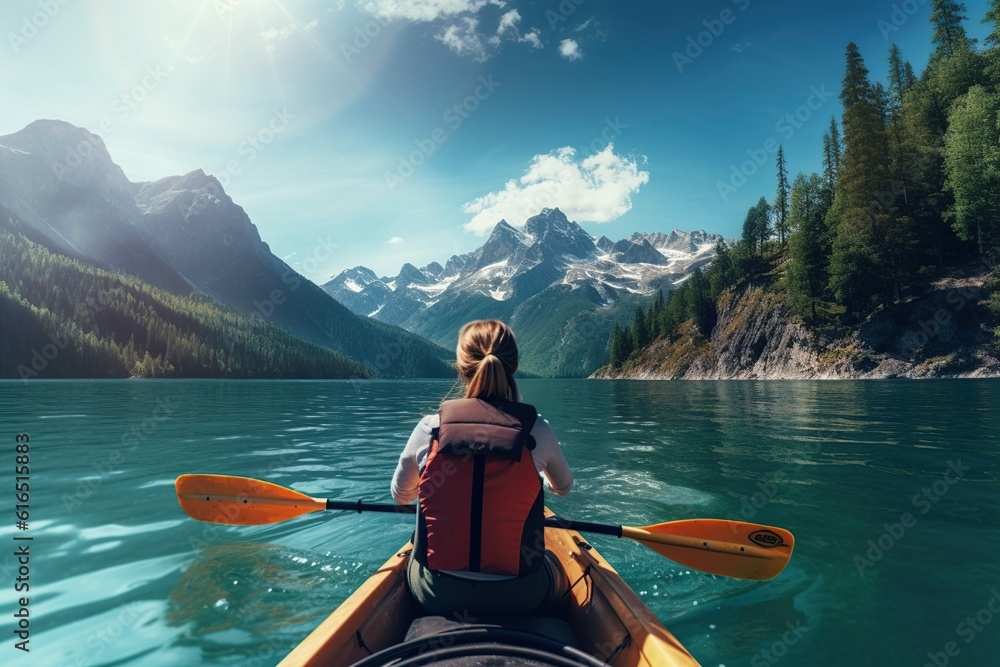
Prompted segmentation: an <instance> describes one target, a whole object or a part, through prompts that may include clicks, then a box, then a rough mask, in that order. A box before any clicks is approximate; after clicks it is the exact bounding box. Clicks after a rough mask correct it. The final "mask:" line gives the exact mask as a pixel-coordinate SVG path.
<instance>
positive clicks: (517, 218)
mask: <svg viewBox="0 0 1000 667" xmlns="http://www.w3.org/2000/svg"><path fill="white" fill-rule="evenodd" d="M575 157H576V151H575V150H574V149H572V148H569V147H564V148H560V149H557V150H555V151H552V152H551V153H546V154H543V155H536V156H535V157H534V158H532V160H531V164H530V165H529V166H528V169H527V170H526V171H525V172H524V175H523V176H521V177H520V178H519V179H516V180H513V179H512V180H510V181H508V182H507V184H506V185H505V186H504V189H503V190H499V191H497V192H491V193H489V194H486V195H483V196H482V197H479V198H478V199H476V200H475V201H472V202H469V203H467V204H465V205H464V206H463V207H462V211H463V212H464V213H467V214H469V215H472V219H471V220H469V222H467V223H466V225H465V228H466V229H467V230H469V231H472V232H475V233H476V234H480V235H483V234H486V233H487V232H489V231H490V230H491V229H493V227H494V225H496V224H497V222H499V221H500V220H506V221H507V222H509V223H511V224H512V225H520V224H523V223H524V221H525V220H527V219H528V218H529V217H531V216H533V215H535V214H537V213H538V212H539V211H540V210H541V209H543V208H555V207H559V208H560V209H562V211H563V212H564V213H565V214H566V215H567V216H569V217H570V218H571V219H574V220H576V221H578V222H595V223H604V222H612V221H614V220H616V219H618V218H620V217H621V216H622V215H624V214H625V213H627V212H628V211H629V210H630V209H631V208H632V195H633V194H634V193H636V192H638V191H639V188H640V187H642V186H643V185H645V184H646V183H648V182H649V173H648V172H645V171H641V170H640V169H639V164H638V163H637V162H636V161H635V160H634V159H631V158H628V157H624V156H621V155H616V154H615V150H614V146H613V145H609V146H608V147H607V148H605V149H604V150H603V151H601V152H600V153H597V154H596V155H591V156H590V157H587V158H586V159H584V160H583V161H582V162H577V161H576V159H575Z"/></svg>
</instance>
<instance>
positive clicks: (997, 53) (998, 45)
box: [983, 0, 1000, 88]
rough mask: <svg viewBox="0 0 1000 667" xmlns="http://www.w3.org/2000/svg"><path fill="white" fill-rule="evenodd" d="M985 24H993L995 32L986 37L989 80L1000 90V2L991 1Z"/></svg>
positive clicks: (998, 0) (984, 20)
mask: <svg viewBox="0 0 1000 667" xmlns="http://www.w3.org/2000/svg"><path fill="white" fill-rule="evenodd" d="M983 23H987V24H988V23H992V24H993V30H992V31H991V32H990V34H989V35H987V36H986V47H987V50H986V60H987V65H986V74H987V78H988V79H989V81H991V82H992V84H993V87H994V88H1000V0H990V8H989V11H987V12H986V18H984V19H983Z"/></svg>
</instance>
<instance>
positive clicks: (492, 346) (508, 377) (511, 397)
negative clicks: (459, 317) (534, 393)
mask: <svg viewBox="0 0 1000 667" xmlns="http://www.w3.org/2000/svg"><path fill="white" fill-rule="evenodd" d="M517 364H518V350H517V342H516V341H515V340H514V332H513V331H511V330H510V327H508V326H507V325H506V324H504V323H503V322H500V321H498V320H489V321H478V322H470V323H468V324H466V325H465V326H464V327H462V330H461V331H460V332H459V334H458V348H457V350H456V363H455V365H456V367H457V368H458V374H459V377H460V378H461V379H462V380H463V381H464V382H465V383H466V387H465V397H466V398H481V399H484V400H498V399H499V400H507V401H518V400H520V398H521V396H520V393H519V392H518V390H517V383H516V382H515V381H514V372H515V371H516V370H517Z"/></svg>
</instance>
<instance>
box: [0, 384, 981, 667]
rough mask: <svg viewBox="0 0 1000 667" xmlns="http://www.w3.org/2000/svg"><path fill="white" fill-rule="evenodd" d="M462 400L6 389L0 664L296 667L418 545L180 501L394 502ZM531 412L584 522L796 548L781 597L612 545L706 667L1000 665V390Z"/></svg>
mask: <svg viewBox="0 0 1000 667" xmlns="http://www.w3.org/2000/svg"><path fill="white" fill-rule="evenodd" d="M450 388H451V383H448V382H430V381H428V382H422V381H410V382H382V381H378V382H265V381H260V382H228V381H48V382H32V383H21V382H16V381H10V382H2V383H0V425H2V430H0V439H2V441H3V442H5V443H6V444H5V445H4V447H3V451H4V452H6V454H5V456H6V457H7V460H6V462H5V463H4V464H3V465H2V466H0V468H2V470H3V475H2V484H0V488H3V489H6V491H5V494H6V496H5V497H4V503H3V505H2V507H4V508H6V514H7V520H5V521H3V522H0V541H2V543H3V548H2V551H0V554H2V555H0V569H2V572H3V575H4V576H3V589H2V593H0V596H2V597H0V599H2V601H3V604H2V609H3V616H2V621H0V629H2V637H3V645H2V648H0V652H2V657H0V662H2V663H3V664H5V665H11V664H15V665H22V664H23V665H32V666H37V665H60V666H61V665H73V666H78V667H82V666H85V665H95V666H96V665H142V666H158V665H185V666H197V665H247V666H251V665H252V666H266V665H274V664H276V663H277V662H278V661H279V660H280V659H281V657H282V656H283V655H284V654H285V653H286V652H287V651H288V650H289V649H291V648H292V647H293V646H294V645H295V644H296V643H297V642H298V641H299V640H301V639H302V638H303V637H304V636H305V635H306V634H307V633H308V632H309V631H310V630H311V629H312V628H313V627H314V626H315V625H317V624H318V623H319V622H320V621H321V620H322V619H323V618H324V617H325V616H326V615H327V614H328V613H329V612H330V611H331V610H332V609H333V608H334V607H335V606H336V605H337V604H338V603H340V602H341V601H342V600H344V599H345V598H346V597H347V596H348V595H349V594H350V592H351V591H352V590H353V589H354V588H355V587H356V586H357V585H358V584H360V583H361V582H362V581H363V580H364V579H365V578H366V576H367V575H368V574H369V573H370V572H372V571H373V570H374V569H375V568H376V567H378V566H379V565H380V564H382V563H383V562H384V561H385V560H386V559H387V558H388V557H389V556H390V555H391V554H392V553H393V552H394V550H396V549H397V548H398V547H400V546H401V545H402V544H403V543H404V542H405V541H406V540H407V539H408V538H409V535H410V533H411V531H412V528H413V526H412V520H411V519H408V518H406V517H403V516H398V515H381V516H380V515H357V514H346V513H344V514H329V515H325V516H320V515H313V516H308V517H302V518H299V519H296V520H292V521H289V522H286V523H282V524H277V525H273V526H267V527H246V528H236V527H216V526H211V525H208V524H200V523H197V522H195V521H193V520H191V519H188V518H187V517H186V516H185V515H184V514H183V513H182V512H181V510H180V508H179V507H178V504H177V501H176V498H175V496H174V488H173V482H174V479H175V478H176V477H177V476H178V475H180V474H184V473H221V474H231V475H243V476H248V477H258V478H264V479H268V480H270V481H273V482H276V483H278V484H282V485H286V486H292V487H294V488H295V489H297V490H299V491H303V492H305V493H309V494H311V495H315V496H325V497H332V498H342V499H356V498H363V499H365V500H368V501H372V502H387V501H388V499H389V493H388V488H389V479H390V477H391V475H392V471H393V468H394V466H395V462H396V459H397V457H398V455H399V452H400V450H401V449H402V447H403V444H404V443H405V441H406V438H407V436H408V435H409V433H410V431H411V430H412V428H413V425H414V424H415V423H416V422H417V420H418V419H419V418H420V417H421V415H423V414H427V413H430V412H432V411H434V410H435V409H436V406H437V403H438V402H439V401H440V399H441V398H442V397H443V396H444V395H445V394H446V393H447V392H448V390H449V389H450ZM521 389H522V391H523V393H524V395H525V400H526V401H528V402H530V403H534V404H535V405H536V406H538V409H539V412H541V413H542V415H543V416H545V417H546V418H547V419H548V420H549V421H550V422H551V423H552V424H553V426H554V427H555V429H556V432H557V433H558V434H559V436H560V440H561V442H562V444H563V449H564V451H565V453H566V457H567V459H568V460H569V463H570V465H571V467H572V468H573V470H574V473H575V476H576V483H575V486H574V488H573V492H572V493H571V494H570V495H569V496H567V497H565V498H555V497H549V498H548V503H549V505H550V506H551V507H553V508H554V509H555V510H557V511H558V512H560V513H561V514H562V515H564V516H566V517H568V518H574V519H581V520H591V521H602V522H611V523H623V524H627V525H639V526H641V525H645V524H651V523H658V522H661V521H668V520H673V519H686V518H724V519H744V520H751V521H754V522H757V523H764V524H770V525H775V526H781V527H783V528H787V529H789V530H791V531H792V532H793V533H794V534H795V536H796V539H797V546H796V550H795V554H794V557H793V558H792V561H791V563H790V564H789V566H788V568H787V569H786V570H785V571H784V572H783V573H782V574H781V575H780V576H779V577H778V578H776V579H774V580H772V581H768V582H748V581H739V580H732V579H723V578H719V577H715V576H711V575H705V574H700V573H698V572H695V571H693V570H689V569H687V568H684V567H680V566H677V565H675V564H673V563H671V562H670V561H668V560H666V559H664V558H662V557H660V556H658V555H657V554H655V553H653V552H652V551H649V550H647V549H645V548H644V547H642V546H641V545H639V544H636V543H633V542H630V541H627V540H616V539H614V538H607V537H602V536H592V542H593V544H594V545H595V546H596V547H597V548H598V549H600V550H601V552H602V553H603V554H604V555H605V556H606V557H607V558H608V560H609V561H611V563H612V564H613V565H615V567H616V568H617V569H618V570H619V571H620V572H621V573H622V575H623V576H624V577H625V579H626V580H627V581H628V582H629V584H631V585H632V587H633V588H634V589H635V590H636V591H637V592H638V593H639V594H640V595H641V596H642V598H643V599H644V600H645V602H646V603H647V604H648V605H649V606H650V607H651V608H652V609H653V610H654V611H655V612H656V613H657V614H658V616H659V617H660V619H661V620H662V621H663V622H664V623H665V624H666V625H667V626H668V627H669V628H670V629H671V631H672V632H673V633H674V634H675V635H676V636H677V637H678V638H679V639H680V640H681V641H682V642H683V643H684V644H685V645H686V646H687V647H688V648H689V650H690V651H691V652H692V653H693V654H694V656H695V657H696V658H697V659H698V660H699V661H700V662H701V663H702V664H703V665H706V666H710V667H717V666H720V665H724V666H725V667H737V666H750V667H760V666H762V665H778V664H782V665H823V666H827V665H829V666H842V665H876V666H887V667H892V666H896V665H899V666H908V667H922V666H923V665H927V664H930V665H935V667H941V666H942V665H954V666H959V667H966V666H967V667H973V666H982V665H989V666H994V665H997V664H998V658H997V656H998V655H1000V481H998V480H1000V382H998V381H989V380H983V381H978V380H969V381H926V382H905V381H898V382H897V381H883V382H684V383H682V382H675V383H657V382H648V383H640V382H593V381H549V380H533V381H523V382H522V385H521ZM18 433H28V434H30V437H31V441H30V446H31V450H30V458H31V473H30V478H31V479H30V484H31V499H30V520H29V529H28V530H27V531H19V530H17V529H16V528H15V516H14V504H15V500H14V493H13V487H14V479H13V477H14V465H15V459H14V457H15V451H14V445H15V435H16V434H18ZM907 516H909V518H907ZM897 524H898V525H897ZM904 524H905V525H904ZM19 536H30V537H32V538H33V539H32V541H31V572H30V586H31V589H30V614H31V617H30V618H31V626H30V627H31V639H30V648H31V652H30V654H23V653H22V652H20V651H18V650H16V649H15V648H14V642H15V641H16V640H17V638H16V636H15V635H14V634H13V622H12V613H13V612H14V611H16V609H17V605H16V603H15V594H14V591H13V577H14V575H15V573H16V571H17V564H16V559H15V558H14V556H13V551H14V546H13V545H15V544H17V542H15V541H14V539H13V538H14V537H19ZM991 606H992V610H991ZM949 653H950V655H949Z"/></svg>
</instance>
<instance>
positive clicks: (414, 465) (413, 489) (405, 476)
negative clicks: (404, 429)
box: [390, 415, 436, 505]
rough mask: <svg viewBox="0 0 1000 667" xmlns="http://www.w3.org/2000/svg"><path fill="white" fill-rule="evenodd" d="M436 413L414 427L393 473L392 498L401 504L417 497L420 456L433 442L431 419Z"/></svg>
mask: <svg viewBox="0 0 1000 667" xmlns="http://www.w3.org/2000/svg"><path fill="white" fill-rule="evenodd" d="M435 417H436V415H432V416H430V417H424V418H423V419H421V420H420V423H419V424H417V426H416V428H414V429H413V433H411V434H410V439H409V440H407V441H406V447H404V448H403V453H402V454H400V455H399V462H398V463H396V471H395V472H394V473H393V475H392V485H391V487H390V490H391V491H392V498H393V500H395V501H396V502H397V503H399V504H400V505H409V504H410V503H412V502H413V501H414V500H416V499H417V487H419V486H420V463H419V461H420V457H421V454H425V453H426V452H427V450H428V449H429V448H430V444H431V424H430V420H431V419H432V418H435Z"/></svg>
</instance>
